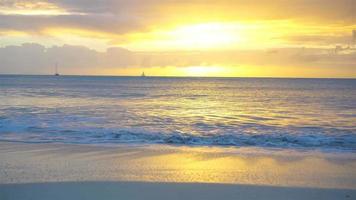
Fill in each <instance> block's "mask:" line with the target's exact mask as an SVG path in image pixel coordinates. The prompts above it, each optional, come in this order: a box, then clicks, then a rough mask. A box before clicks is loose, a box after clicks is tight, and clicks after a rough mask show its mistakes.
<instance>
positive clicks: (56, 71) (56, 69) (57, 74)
mask: <svg viewBox="0 0 356 200" xmlns="http://www.w3.org/2000/svg"><path fill="white" fill-rule="evenodd" d="M54 75H55V76H59V73H58V63H56V67H55V73H54Z"/></svg>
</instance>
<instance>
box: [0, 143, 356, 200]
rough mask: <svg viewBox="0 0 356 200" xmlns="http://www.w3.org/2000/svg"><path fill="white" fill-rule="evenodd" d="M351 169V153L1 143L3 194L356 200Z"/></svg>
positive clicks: (355, 180) (0, 191) (19, 196)
mask: <svg viewBox="0 0 356 200" xmlns="http://www.w3.org/2000/svg"><path fill="white" fill-rule="evenodd" d="M354 169H356V157H355V155H354V154H330V153H329V154H326V153H318V152H287V151H265V150H259V149H248V148H244V149H235V148H208V147H206V148H187V147H170V146H162V145H153V146H141V147H135V146H120V147H98V146H90V145H63V144H22V143H6V142H0V184H1V185H0V199H1V200H3V199H5V200H6V199H9V200H13V199H39V200H42V199H355V197H356V193H355V189H356V172H355V170H354ZM202 183H209V184H202ZM216 183H219V184H216ZM222 183H224V184H222ZM227 183H228V184H227ZM317 188H322V189H317Z"/></svg>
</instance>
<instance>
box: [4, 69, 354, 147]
mask: <svg viewBox="0 0 356 200" xmlns="http://www.w3.org/2000/svg"><path fill="white" fill-rule="evenodd" d="M0 140H2V141H19V142H63V143H90V144H99V143H109V144H111V143H135V144H136V143H138V144H142V143H143V144H146V143H149V144H151V143H154V144H155V143H163V144H177V145H190V146H191V145H198V146H199V145H208V146H237V147H241V146H256V147H273V148H292V149H294V148H295V149H319V150H331V151H334V150H336V151H356V79H353V80H346V79H262V78H261V79H259V78H246V79H245V78H158V77H146V78H140V77H84V76H59V77H55V76H15V75H14V76H7V75H2V76H0Z"/></svg>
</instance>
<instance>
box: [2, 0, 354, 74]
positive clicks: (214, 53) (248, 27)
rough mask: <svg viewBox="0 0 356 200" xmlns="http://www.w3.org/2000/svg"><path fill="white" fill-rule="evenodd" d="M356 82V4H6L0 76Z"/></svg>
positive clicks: (317, 0) (142, 0)
mask: <svg viewBox="0 0 356 200" xmlns="http://www.w3.org/2000/svg"><path fill="white" fill-rule="evenodd" d="M56 64H57V65H58V68H59V72H60V73H61V74H68V75H69V74H73V75H130V76H132V75H140V74H141V73H142V72H143V71H144V72H145V74H146V75H149V76H221V77H321V78H326V77H335V78H356V0H337V1H336V0H258V1H257V0H219V1H217V0H96V1H94V0H48V1H44V0H43V1H42V0H37V1H31V0H27V1H25V0H0V73H2V74H53V73H54V66H55V65H56Z"/></svg>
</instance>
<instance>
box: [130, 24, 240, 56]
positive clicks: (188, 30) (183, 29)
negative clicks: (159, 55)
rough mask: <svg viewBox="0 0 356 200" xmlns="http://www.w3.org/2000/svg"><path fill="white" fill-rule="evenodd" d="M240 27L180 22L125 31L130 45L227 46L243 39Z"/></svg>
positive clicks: (181, 48)
mask: <svg viewBox="0 0 356 200" xmlns="http://www.w3.org/2000/svg"><path fill="white" fill-rule="evenodd" d="M242 29H243V27H241V26H239V25H237V24H229V23H202V24H192V25H180V26H178V25H177V26H174V27H169V28H164V29H154V30H153V31H151V32H146V33H144V34H143V33H136V34H130V35H128V40H127V41H128V44H126V45H124V46H127V47H128V48H129V49H138V50H147V48H150V49H151V50H152V47H153V48H155V49H158V50H159V49H164V50H201V49H203V50H208V49H227V48H231V47H232V46H234V45H236V44H238V43H240V42H241V41H243V37H242V34H241V31H242Z"/></svg>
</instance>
